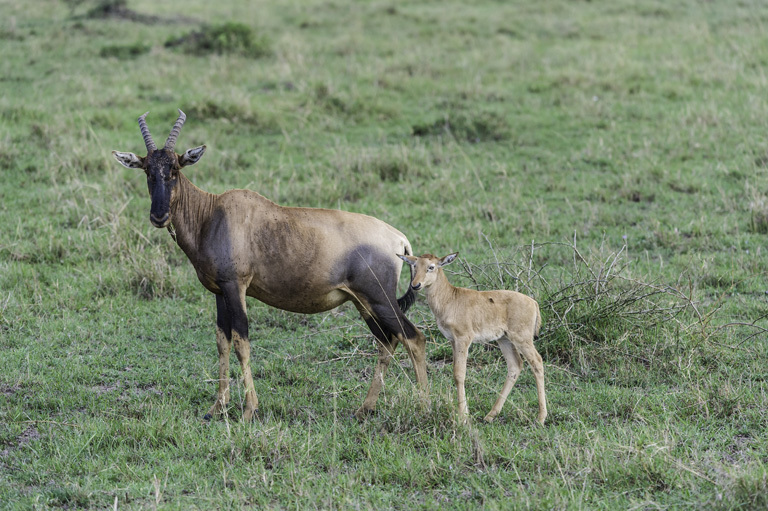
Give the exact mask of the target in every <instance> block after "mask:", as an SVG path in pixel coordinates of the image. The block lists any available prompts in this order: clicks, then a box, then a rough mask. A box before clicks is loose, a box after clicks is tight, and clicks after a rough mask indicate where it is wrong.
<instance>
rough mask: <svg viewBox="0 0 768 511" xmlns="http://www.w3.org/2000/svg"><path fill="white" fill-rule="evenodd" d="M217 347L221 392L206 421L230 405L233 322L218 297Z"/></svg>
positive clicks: (217, 394)
mask: <svg viewBox="0 0 768 511" xmlns="http://www.w3.org/2000/svg"><path fill="white" fill-rule="evenodd" d="M216 347H217V348H218V351H219V390H218V392H217V393H216V401H215V402H214V403H213V406H212V407H211V409H210V410H208V413H207V414H205V417H204V418H205V420H210V419H211V418H212V417H218V416H219V415H221V413H222V412H223V411H224V408H225V407H226V406H227V404H228V403H229V353H230V348H231V347H232V322H231V321H230V318H229V312H228V311H227V306H226V303H225V302H224V297H223V296H221V295H216Z"/></svg>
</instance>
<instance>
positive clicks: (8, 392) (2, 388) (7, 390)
mask: <svg viewBox="0 0 768 511" xmlns="http://www.w3.org/2000/svg"><path fill="white" fill-rule="evenodd" d="M19 390H21V387H20V386H19V385H6V384H4V383H0V395H3V396H12V395H14V394H15V393H17V392H18V391H19Z"/></svg>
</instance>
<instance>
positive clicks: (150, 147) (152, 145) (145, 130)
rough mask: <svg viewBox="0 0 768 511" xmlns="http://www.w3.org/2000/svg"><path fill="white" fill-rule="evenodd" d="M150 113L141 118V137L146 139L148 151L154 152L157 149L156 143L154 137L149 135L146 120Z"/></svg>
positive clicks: (145, 113)
mask: <svg viewBox="0 0 768 511" xmlns="http://www.w3.org/2000/svg"><path fill="white" fill-rule="evenodd" d="M148 113H149V112H144V115H142V116H141V117H139V128H140V129H141V136H142V137H144V144H145V145H146V146H147V151H154V150H155V149H157V146H156V145H155V141H154V140H152V135H151V134H150V133H149V128H147V121H145V120H144V119H145V118H146V117H147V114H148Z"/></svg>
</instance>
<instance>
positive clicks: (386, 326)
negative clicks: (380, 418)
mask: <svg viewBox="0 0 768 511" xmlns="http://www.w3.org/2000/svg"><path fill="white" fill-rule="evenodd" d="M356 304H357V308H358V311H359V312H360V315H361V316H362V317H363V319H364V320H365V322H366V323H367V324H368V328H370V330H371V332H372V333H373V335H374V336H375V337H376V339H377V340H378V347H379V356H378V360H377V363H376V368H375V369H374V374H373V380H372V381H371V387H370V388H369V390H368V395H367V396H366V398H365V401H363V405H362V406H361V407H360V409H359V410H358V411H357V413H356V415H357V416H358V417H360V416H362V415H365V414H366V413H368V412H370V411H372V410H374V409H375V408H376V401H377V400H378V397H379V393H380V392H381V389H382V388H383V386H384V375H385V374H386V372H387V368H388V367H389V363H390V361H391V360H392V355H393V354H394V352H395V348H397V344H398V343H399V342H402V343H403V345H404V346H405V348H406V350H407V352H408V356H409V357H410V359H411V362H412V364H413V367H414V371H415V372H416V382H417V383H418V384H419V388H420V389H421V393H422V396H424V397H426V396H427V394H428V384H427V362H426V345H427V338H426V337H425V336H424V334H422V333H421V332H420V331H419V330H418V329H417V328H416V327H415V326H414V325H413V324H412V323H411V322H410V321H408V318H406V317H405V316H404V315H403V313H402V312H400V310H399V309H398V308H397V305H395V306H394V307H392V306H391V305H387V306H384V305H368V304H362V303H360V302H359V301H358V302H356Z"/></svg>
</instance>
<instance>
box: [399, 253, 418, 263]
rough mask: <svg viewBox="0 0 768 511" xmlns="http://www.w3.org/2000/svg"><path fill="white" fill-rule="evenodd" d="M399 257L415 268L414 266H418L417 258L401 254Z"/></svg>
mask: <svg viewBox="0 0 768 511" xmlns="http://www.w3.org/2000/svg"><path fill="white" fill-rule="evenodd" d="M397 257H399V258H400V259H402V260H403V261H405V262H406V263H408V264H410V265H411V266H413V265H414V264H416V258H415V257H413V256H407V255H400V254H397Z"/></svg>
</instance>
